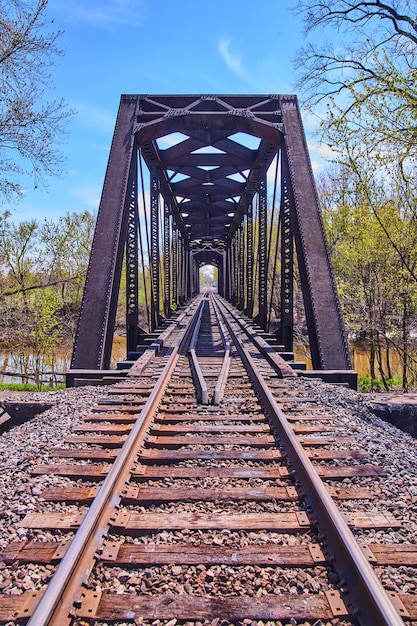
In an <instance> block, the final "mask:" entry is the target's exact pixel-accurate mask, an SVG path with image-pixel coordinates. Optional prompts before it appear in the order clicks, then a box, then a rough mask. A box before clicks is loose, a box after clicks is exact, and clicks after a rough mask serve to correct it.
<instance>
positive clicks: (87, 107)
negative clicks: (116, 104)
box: [74, 102, 116, 133]
mask: <svg viewBox="0 0 417 626" xmlns="http://www.w3.org/2000/svg"><path fill="white" fill-rule="evenodd" d="M74 108H75V110H76V111H77V113H78V119H79V120H80V122H81V123H82V124H87V125H88V126H89V127H92V128H96V129H97V130H100V131H104V132H106V133H108V132H112V131H113V129H114V124H115V121H116V111H112V112H109V111H107V110H105V109H102V108H100V107H98V106H94V105H91V104H88V103H86V102H75V103H74Z"/></svg>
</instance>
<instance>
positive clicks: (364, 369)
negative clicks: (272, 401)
mask: <svg viewBox="0 0 417 626" xmlns="http://www.w3.org/2000/svg"><path fill="white" fill-rule="evenodd" d="M125 342H126V340H125V338H124V337H115V338H114V344H113V352H112V364H111V366H112V367H116V363H117V361H121V360H123V359H124V358H125V354H126V347H125ZM350 353H351V359H352V363H353V368H354V369H355V370H356V371H357V372H358V375H359V376H369V349H368V347H367V345H366V343H358V342H355V344H352V345H351V346H350ZM70 360H71V350H70V349H69V350H64V349H59V350H56V351H55V354H54V359H53V362H51V361H49V362H48V361H47V360H45V361H44V362H43V364H42V371H43V372H45V373H44V375H43V380H44V382H45V383H46V384H47V383H48V382H49V381H50V378H51V375H50V372H52V371H54V372H57V373H59V374H61V375H55V376H54V377H53V380H52V381H51V382H52V383H53V384H56V383H57V382H64V380H65V378H64V374H65V372H66V371H67V369H68V368H69V365H70ZM295 360H296V361H305V362H306V363H307V369H311V361H310V358H309V355H308V349H306V348H305V347H304V346H301V345H298V346H296V347H295ZM391 367H392V370H393V375H394V376H401V362H400V359H399V357H398V355H397V354H396V353H394V352H393V353H392V355H391ZM34 369H36V363H35V357H34V355H33V354H31V353H30V352H26V353H24V354H17V353H14V352H13V351H0V372H5V371H7V372H12V373H20V372H23V373H24V372H30V371H34ZM0 382H5V383H20V382H22V378H21V376H4V375H2V374H0ZM29 382H33V380H29Z"/></svg>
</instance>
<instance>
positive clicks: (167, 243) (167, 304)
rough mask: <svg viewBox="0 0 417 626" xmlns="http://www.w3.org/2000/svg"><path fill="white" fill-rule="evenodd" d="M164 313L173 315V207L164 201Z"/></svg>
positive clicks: (167, 315) (166, 315)
mask: <svg viewBox="0 0 417 626" xmlns="http://www.w3.org/2000/svg"><path fill="white" fill-rule="evenodd" d="M164 277H165V280H164V315H165V317H166V318H168V317H169V316H170V315H171V207H170V206H169V204H168V203H167V202H166V201H165V202H164Z"/></svg>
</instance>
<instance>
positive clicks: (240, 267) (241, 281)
mask: <svg viewBox="0 0 417 626" xmlns="http://www.w3.org/2000/svg"><path fill="white" fill-rule="evenodd" d="M236 234H237V238H238V264H239V265H238V271H239V293H238V308H239V309H240V310H241V311H243V309H244V306H245V255H244V241H243V220H242V222H241V223H240V226H239V228H238V231H237V233H236Z"/></svg>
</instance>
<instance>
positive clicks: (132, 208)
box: [126, 150, 139, 354]
mask: <svg viewBox="0 0 417 626" xmlns="http://www.w3.org/2000/svg"><path fill="white" fill-rule="evenodd" d="M129 188H130V201H129V214H128V224H127V237H126V350H127V354H128V353H129V352H135V351H136V350H137V344H138V323H139V237H138V227H139V209H138V175H137V151H136V150H134V153H133V155H132V163H131V167H130V176H129Z"/></svg>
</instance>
